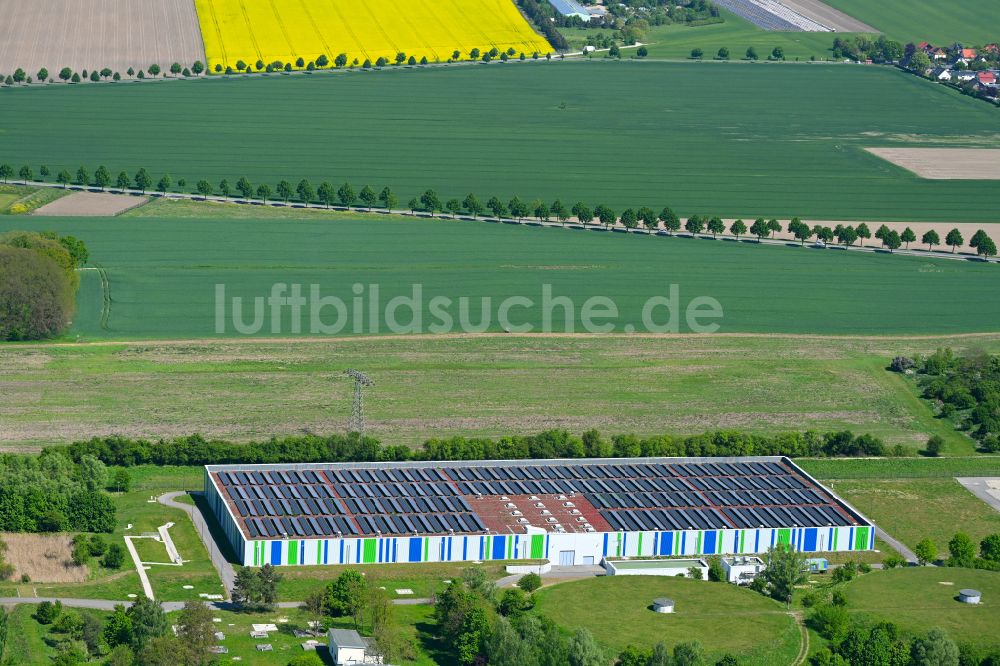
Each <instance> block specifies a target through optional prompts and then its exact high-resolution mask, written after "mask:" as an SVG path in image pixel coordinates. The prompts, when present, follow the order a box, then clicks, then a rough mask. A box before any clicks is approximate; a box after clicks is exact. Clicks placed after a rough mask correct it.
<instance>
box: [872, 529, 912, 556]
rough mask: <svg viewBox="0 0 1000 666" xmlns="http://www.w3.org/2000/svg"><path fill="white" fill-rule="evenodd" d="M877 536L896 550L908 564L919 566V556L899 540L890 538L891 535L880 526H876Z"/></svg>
mask: <svg viewBox="0 0 1000 666" xmlns="http://www.w3.org/2000/svg"><path fill="white" fill-rule="evenodd" d="M875 536H877V537H878V538H879V539H882V541H885V542H886V543H887V544H889V545H890V546H892V547H893V548H895V549H896V551H897V552H899V554H900V555H902V556H903V559H905V560H906V561H907V562H909V563H910V564H917V556H916V555H915V554H914V553H913V551H912V550H910V549H909V548H907V547H906V544H904V543H903V542H902V541H900V540H899V539H896V538H894V537H891V536H889V534H888V533H887V532H886V531H885V530H883V529H882V528H881V527H879V526H878V525H876V526H875Z"/></svg>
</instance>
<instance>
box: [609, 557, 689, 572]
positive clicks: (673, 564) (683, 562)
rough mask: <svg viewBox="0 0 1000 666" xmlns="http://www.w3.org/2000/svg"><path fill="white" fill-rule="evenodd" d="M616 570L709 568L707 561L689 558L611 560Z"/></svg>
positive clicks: (610, 562)
mask: <svg viewBox="0 0 1000 666" xmlns="http://www.w3.org/2000/svg"><path fill="white" fill-rule="evenodd" d="M608 564H610V565H611V566H612V567H614V568H615V569H690V568H691V567H703V566H707V562H705V560H702V559H699V558H696V557H689V558H685V559H679V560H674V559H670V560H609V561H608Z"/></svg>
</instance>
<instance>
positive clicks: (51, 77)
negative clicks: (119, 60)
mask: <svg viewBox="0 0 1000 666" xmlns="http://www.w3.org/2000/svg"><path fill="white" fill-rule="evenodd" d="M168 72H169V73H170V74H171V75H173V76H175V77H177V76H183V77H185V78H188V77H191V76H200V75H201V74H203V73H204V72H205V64H204V63H203V62H201V61H200V60H195V61H194V63H193V64H192V65H191V66H190V67H187V66H184V65H182V64H180V63H179V62H175V63H173V64H171V65H170V67H169V68H168V69H167V71H163V69H161V68H160V66H159V65H157V64H155V63H154V64H152V65H150V66H149V67H148V68H147V69H139V70H138V71H137V70H136V69H135V68H134V67H129V68H128V70H126V72H125V74H126V76H128V77H129V78H130V79H131V78H138V79H144V78H146V76H147V74H148V76H149V77H150V78H154V79H155V78H156V77H157V76H159V75H160V74H161V73H162V74H163V75H164V76H166V75H167V73H168ZM56 78H58V79H59V80H60V81H62V82H63V83H82V82H83V81H92V82H94V83H99V82H101V81H121V80H122V74H121V72H117V71H114V70H112V69H111V68H110V67H103V68H101V69H97V68H96V67H95V68H94V69H92V70H89V72H88V70H86V69H84V70H82V72H77V71H76V70H74V69H73V68H71V67H63V68H62V69H60V70H59V71H58V72H57V71H56V70H52V71H51V72H50V71H49V69H48V68H47V67H42V68H40V69H39V70H38V72H37V73H36V74H35V75H34V76H32V75H30V74H28V73H27V72H25V71H24V70H23V69H22V68H20V67H18V68H17V69H15V70H14V72H13V73H11V74H8V75H7V76H6V77H5V76H4V75H3V74H0V83H3V84H4V85H8V86H13V85H18V84H31V83H54V82H55V79H56Z"/></svg>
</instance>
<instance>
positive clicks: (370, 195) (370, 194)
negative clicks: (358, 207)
mask: <svg viewBox="0 0 1000 666" xmlns="http://www.w3.org/2000/svg"><path fill="white" fill-rule="evenodd" d="M358 198H359V199H361V203H363V204H365V205H366V206H368V210H371V209H372V208H374V207H375V203H376V202H377V201H378V195H377V194H376V193H375V190H373V189H372V187H371V185H365V186H364V187H362V188H361V192H360V193H359V194H358Z"/></svg>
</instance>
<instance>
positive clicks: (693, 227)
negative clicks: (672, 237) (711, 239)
mask: <svg viewBox="0 0 1000 666" xmlns="http://www.w3.org/2000/svg"><path fill="white" fill-rule="evenodd" d="M704 228H705V222H704V220H702V218H701V215H692V216H691V217H689V218H688V219H687V222H685V223H684V229H685V230H686V231H688V232H689V233H692V234H700V233H701V232H702V230H703V229H704Z"/></svg>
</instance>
